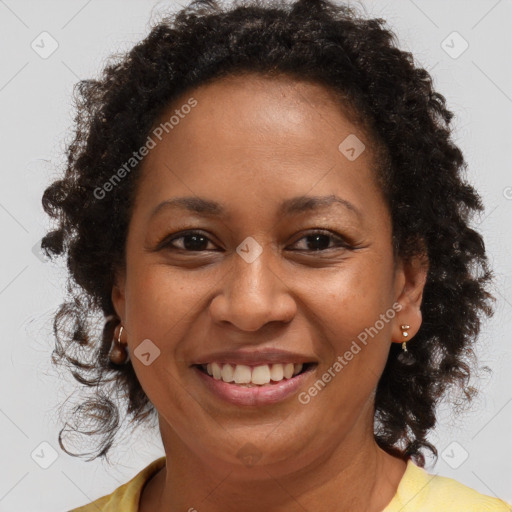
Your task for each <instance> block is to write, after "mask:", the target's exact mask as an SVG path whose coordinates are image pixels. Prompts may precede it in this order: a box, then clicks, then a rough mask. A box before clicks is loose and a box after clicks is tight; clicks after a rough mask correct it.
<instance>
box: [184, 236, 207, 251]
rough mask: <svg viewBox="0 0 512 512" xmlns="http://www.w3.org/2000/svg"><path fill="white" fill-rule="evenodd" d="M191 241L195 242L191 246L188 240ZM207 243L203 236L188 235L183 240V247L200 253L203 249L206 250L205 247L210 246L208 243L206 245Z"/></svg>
mask: <svg viewBox="0 0 512 512" xmlns="http://www.w3.org/2000/svg"><path fill="white" fill-rule="evenodd" d="M190 239H192V240H194V242H192V243H191V244H190V243H187V240H190ZM205 242H206V239H205V237H204V236H202V235H187V236H186V237H185V238H184V239H183V245H184V247H185V249H188V250H192V251H200V250H201V249H204V247H205V245H208V244H207V243H206V244H205Z"/></svg>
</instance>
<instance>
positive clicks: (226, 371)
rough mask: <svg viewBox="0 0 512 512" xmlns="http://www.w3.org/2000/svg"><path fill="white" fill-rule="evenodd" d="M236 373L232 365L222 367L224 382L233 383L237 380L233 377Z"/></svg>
mask: <svg viewBox="0 0 512 512" xmlns="http://www.w3.org/2000/svg"><path fill="white" fill-rule="evenodd" d="M234 373H235V371H234V370H233V367H232V366H231V365H230V364H225V365H224V366H223V367H222V380H223V381H224V382H233V381H234V380H235V378H234V377H233V374H234Z"/></svg>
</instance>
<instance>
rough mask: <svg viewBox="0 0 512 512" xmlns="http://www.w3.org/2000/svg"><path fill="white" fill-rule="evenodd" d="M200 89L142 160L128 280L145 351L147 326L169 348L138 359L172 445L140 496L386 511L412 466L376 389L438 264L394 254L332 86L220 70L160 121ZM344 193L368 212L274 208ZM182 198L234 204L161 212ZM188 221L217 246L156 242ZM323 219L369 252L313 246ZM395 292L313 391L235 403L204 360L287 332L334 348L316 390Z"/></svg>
mask: <svg viewBox="0 0 512 512" xmlns="http://www.w3.org/2000/svg"><path fill="white" fill-rule="evenodd" d="M190 97H193V98H195V99H196V100H197V102H198V104H197V106H196V107H194V108H193V109H192V110H191V112H190V113H189V114H188V115H186V116H185V118H184V119H181V120H180V122H179V124H178V125H177V126H175V127H174V129H173V130H172V131H170V132H169V133H168V134H165V132H164V137H163V139H162V142H160V143H158V145H157V146H156V147H155V148H154V149H153V150H152V151H151V152H150V153H149V155H148V156H147V157H146V159H145V161H144V169H143V175H142V180H141V182H140V183H139V188H138V190H137V197H136V203H135V208H134V211H133V216H132V219H131V222H130V227H129V233H128V239H127V245H126V254H127V270H126V272H120V273H119V274H118V282H117V284H116V286H114V288H113V291H112V299H113V302H114V306H115V309H116V311H117V314H118V315H119V317H120V319H121V324H122V325H123V326H124V330H123V336H122V338H121V340H122V342H123V343H127V344H128V347H129V351H130V353H132V354H133V351H134V350H135V348H136V347H137V346H138V345H139V343H141V341H142V340H144V339H146V338H149V339H150V340H151V341H152V342H153V343H154V344H155V345H157V346H158V348H159V349H160V351H161V354H160V356H159V357H158V358H157V359H156V360H155V361H154V362H153V363H152V364H151V365H150V366H145V365H144V364H142V362H141V361H139V360H138V358H137V357H133V356H132V358H131V359H132V363H133V366H134V369H135V371H136V373H137V377H138V378H139V380H140V383H141V385H142V387H143V389H144V390H145V392H146V393H147V395H148V397H149V399H150V400H151V401H152V403H153V404H154V406H155V407H156V409H157V411H158V414H159V421H160V430H161V435H162V440H163V444H164V448H165V452H166V456H167V465H166V467H165V468H164V469H162V470H161V471H160V472H159V473H158V474H157V475H156V476H155V477H153V478H152V479H151V480H150V482H149V483H148V484H147V485H146V487H145V489H144V491H143V494H142V497H141V502H140V510H141V511H143V512H146V511H150V510H151V511H152V512H163V511H164V510H165V511H166V512H177V511H186V510H189V509H190V508H191V507H194V508H196V509H197V510H198V511H199V512H218V511H221V510H222V511H235V510H236V511H239V510H244V512H256V511H258V512H260V511H261V510H269V511H272V512H283V511H286V512H292V511H301V512H303V511H304V510H325V511H336V512H344V511H351V512H354V511H367V512H372V511H373V512H378V511H381V510H382V509H383V508H384V507H385V506H386V505H387V504H388V503H389V502H390V500H391V499H392V497H393V495H394V494H395V492H396V489H397V486H398V484H399V482H400V479H401V478H402V476H403V473H404V471H405V467H406V464H405V462H404V461H402V460H400V459H398V458H396V457H393V456H391V455H389V454H387V453H386V452H385V451H383V450H381V449H380V448H379V447H378V446H377V444H376V442H375V440H374V435H373V404H374V394H375V389H376V386H377V383H378V380H379V377H380V375H381V374H382V371H383V369H384V366H385V363H386V358H387V355H388V352H389V348H390V344H391V343H392V342H401V341H402V340H403V337H402V331H401V329H400V325H401V324H408V325H410V329H409V337H408V339H409V340H410V339H411V338H412V337H413V336H414V334H415V333H416V332H417V331H418V329H419V327H420V325H421V321H422V318H421V312H420V304H421V299H422V293H423V287H424V284H425V279H426V273H427V268H426V267H425V266H424V265H423V266H422V265H420V264H419V261H417V260H415V261H413V262H410V263H408V264H404V263H402V262H401V261H397V262H395V261H394V260H393V253H392V245H391V219H390V213H389V210H388V208H387V206H386V204H385V202H384V199H383V197H382V194H381V192H380V190H379V188H378V186H377V185H376V183H375V180H374V176H373V174H372V170H371V166H372V158H373V156H372V151H371V141H369V140H368V138H367V137H366V136H365V134H364V133H363V132H362V131H361V129H360V128H358V127H356V126H355V125H353V124H352V123H351V122H349V120H348V119H347V118H346V117H345V116H344V115H343V114H342V112H341V110H340V108H339V107H338V106H337V104H336V103H335V99H334V97H333V95H332V93H331V92H330V91H329V90H328V89H326V88H324V87H323V86H321V85H318V84H311V83H305V82H296V81H293V80H291V79H289V78H286V77H280V78H278V79H268V78H263V77H259V76H255V75H254V76H245V77H242V76H239V77H236V78H230V79H225V80H218V81H215V82H213V83H212V84H209V85H203V86H201V87H199V88H197V89H195V90H194V91H191V92H188V93H186V94H185V95H183V97H182V98H180V99H179V100H178V101H176V102H175V103H174V104H173V105H172V107H171V108H169V110H168V111H166V112H165V115H163V116H162V120H166V119H168V118H169V117H170V116H171V115H172V113H173V112H174V110H175V109H176V108H180V106H181V105H183V104H185V103H186V101H187V100H188V99H189V98H190ZM352 133H354V134H356V135H357V136H358V137H359V138H360V139H361V140H362V141H363V142H364V143H365V145H366V150H365V151H364V152H363V153H362V154H361V156H359V158H357V159H356V160H355V161H352V162H351V161H349V160H348V159H347V158H345V156H344V155H342V154H341V153H340V151H339V150H338V145H339V144H340V142H341V141H342V140H344V139H345V138H346V137H347V136H348V135H349V134H352ZM330 194H337V195H338V196H340V197H342V198H344V199H346V200H348V201H350V202H351V203H352V204H354V205H355V206H356V207H357V208H358V209H359V210H360V211H361V213H362V217H361V220H359V219H358V218H357V217H356V216H355V215H354V214H353V213H351V212H350V211H349V210H348V209H344V208H343V207H338V206H334V205H333V206H329V207H328V208H326V209H325V210H323V211H322V210H320V211H318V212H313V211H310V212H306V213H301V214H299V215H295V216H291V217H278V216H277V214H276V212H277V208H278V206H279V204H280V202H281V201H282V200H284V199H287V198H290V197H294V196H299V195H330ZM179 196H200V197H205V198H208V199H212V200H215V201H218V202H220V203H222V204H223V205H224V206H225V207H226V208H227V210H228V214H230V215H231V217H228V218H225V219H220V218H215V217H206V216H200V215H197V214H192V213H190V212H186V211H185V210H179V209H174V210H171V209H169V210H163V211H162V212H161V213H160V214H158V216H157V217H155V218H153V219H152V220H151V221H150V220H149V215H150V213H151V211H152V209H153V208H154V207H155V206H156V205H157V204H159V203H160V202H161V201H164V200H166V199H169V198H172V197H179ZM185 229H197V230H200V231H201V232H202V234H203V235H204V236H207V237H208V240H207V241H206V242H204V245H203V247H202V248H201V249H200V250H201V251H202V252H198V251H195V252H193V251H192V250H191V249H188V251H189V252H187V253H185V252H184V250H182V251H181V252H179V251H174V252H173V251H172V250H171V249H170V248H169V247H167V248H162V249H160V250H158V251H155V247H156V245H157V242H158V241H159V240H161V239H162V238H164V237H166V236H169V235H171V234H174V233H177V232H178V231H182V230H185ZM316 229H321V230H326V231H332V234H333V236H334V239H327V242H326V243H329V244H330V245H329V246H330V247H336V238H335V236H336V235H335V233H338V234H339V235H341V236H343V237H346V238H347V239H348V240H349V241H350V242H352V243H353V244H354V245H355V246H356V247H357V249H356V250H350V249H346V248H343V247H339V248H334V249H328V250H324V251H318V250H316V251H315V249H317V247H318V244H317V245H314V240H311V239H307V238H304V237H305V236H307V235H311V234H312V231H313V230H316ZM248 236H251V237H253V238H254V239H255V240H256V241H257V242H258V243H259V244H260V245H261V246H262V248H263V252H262V254H261V255H260V256H259V258H257V259H256V260H255V261H254V262H253V263H250V264H248V263H247V262H246V261H244V260H243V259H242V258H241V257H240V256H239V255H238V254H237V253H236V248H237V246H239V244H241V242H242V241H243V240H244V239H245V238H246V237H248ZM308 240H309V242H308ZM187 241H189V242H190V243H193V240H190V238H189V239H185V240H184V239H183V238H181V239H178V240H175V241H174V242H173V244H174V245H175V246H176V247H179V248H183V247H185V246H184V244H185V243H186V242H187ZM320 243H322V242H320ZM312 244H313V245H312ZM291 249H295V251H292V250H291ZM299 251H300V252H299ZM395 264H396V265H395ZM394 303H399V304H400V305H401V306H402V309H401V310H400V311H399V312H398V313H396V316H395V317H394V318H393V319H392V320H390V321H389V322H388V323H385V325H384V328H382V329H381V330H380V331H379V333H378V335H375V336H374V337H373V338H369V342H368V344H367V346H364V345H361V347H362V350H361V351H360V352H359V353H358V354H357V355H355V356H354V358H353V359H352V360H351V361H350V362H349V363H348V364H347V365H346V366H345V367H344V368H343V370H342V371H341V372H339V373H338V374H337V375H336V377H335V378H333V379H332V380H331V382H330V383H329V384H328V385H327V386H326V387H325V388H324V389H323V390H322V391H321V392H319V393H318V395H317V396H315V397H313V398H312V399H311V401H310V403H308V404H307V405H304V404H301V403H300V402H299V401H298V398H297V395H294V396H291V397H288V398H286V399H285V400H283V401H282V402H280V403H278V404H275V405H266V406H263V407H262V406H260V407H247V406H245V407H243V406H242V407H241V406H235V405H232V404H230V403H226V402H223V401H221V400H220V399H219V398H217V397H216V396H214V395H213V394H212V393H211V392H210V391H209V390H207V389H206V388H205V386H204V384H203V383H202V382H201V380H200V379H199V378H198V376H197V374H196V370H194V369H192V368H191V367H190V364H191V363H192V362H193V361H194V360H197V359H198V358H200V357H201V356H204V355H205V354H208V353H211V352H215V351H220V350H228V349H238V348H240V349H242V348H243V349H248V350H253V349H254V350H256V349H263V348H267V347H276V348H279V349H282V350H290V351H294V352H299V353H301V354H305V355H308V356H310V358H311V360H313V361H315V360H316V361H318V363H319V364H318V367H317V368H316V370H315V372H314V374H313V375H310V376H309V379H308V381H307V385H305V386H304V387H303V388H301V389H300V391H305V390H306V391H307V389H308V388H309V387H310V386H312V385H313V383H314V382H315V381H316V380H317V379H319V378H321V376H322V374H323V373H324V372H325V371H326V370H327V369H328V368H330V367H332V365H333V363H334V361H335V360H336V358H337V357H338V356H339V355H343V354H344V353H345V352H346V351H347V350H348V349H349V347H350V346H351V343H352V341H353V340H356V339H357V335H358V334H359V333H361V332H362V331H364V329H365V328H367V327H369V326H373V325H374V324H375V322H376V321H377V320H378V319H379V315H381V314H385V313H386V311H388V310H392V305H393V304H394ZM399 398H400V397H397V399H399ZM249 442H250V443H251V444H252V445H254V446H255V447H256V449H257V450H259V452H260V453H261V459H260V460H259V461H258V463H257V464H256V465H254V466H252V467H248V466H246V465H244V463H243V462H242V461H241V460H240V458H238V457H237V452H238V451H239V450H240V449H241V448H242V447H243V446H244V445H246V444H247V443H249Z"/></svg>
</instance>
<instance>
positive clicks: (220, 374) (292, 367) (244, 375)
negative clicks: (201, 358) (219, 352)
mask: <svg viewBox="0 0 512 512" xmlns="http://www.w3.org/2000/svg"><path fill="white" fill-rule="evenodd" d="M203 368H204V369H205V370H206V372H207V373H208V375H211V376H212V377H213V378H214V379H217V380H220V379H222V380H223V381H224V382H235V384H240V385H243V384H248V385H251V384H255V385H258V386H262V385H265V384H268V383H269V382H270V381H273V382H279V381H281V380H283V379H291V378H292V377H293V376H294V375H297V374H298V373H300V372H301V371H302V368H303V364H302V363H295V364H294V363H286V364H272V365H268V364H263V365H260V366H255V367H253V368H251V367H250V366H247V365H245V364H237V365H231V364H222V363H221V364H219V363H208V364H207V365H203Z"/></svg>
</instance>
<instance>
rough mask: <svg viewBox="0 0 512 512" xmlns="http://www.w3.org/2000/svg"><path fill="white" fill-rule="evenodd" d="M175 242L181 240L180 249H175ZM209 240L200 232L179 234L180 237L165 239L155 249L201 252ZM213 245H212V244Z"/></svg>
mask: <svg viewBox="0 0 512 512" xmlns="http://www.w3.org/2000/svg"><path fill="white" fill-rule="evenodd" d="M176 240H183V243H181V244H180V245H181V247H177V246H176V244H175V242H176ZM209 241H210V239H209V238H208V237H207V236H206V235H204V234H202V233H201V232H200V231H187V232H184V233H181V234H180V236H173V237H172V238H170V239H169V238H165V239H164V240H162V241H161V242H159V243H158V246H157V248H159V249H160V248H164V247H165V248H168V249H170V250H180V251H186V252H202V251H204V250H206V247H207V246H208V242H209ZM212 245H213V244H212Z"/></svg>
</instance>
